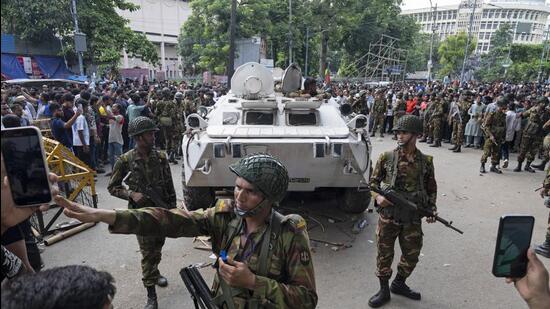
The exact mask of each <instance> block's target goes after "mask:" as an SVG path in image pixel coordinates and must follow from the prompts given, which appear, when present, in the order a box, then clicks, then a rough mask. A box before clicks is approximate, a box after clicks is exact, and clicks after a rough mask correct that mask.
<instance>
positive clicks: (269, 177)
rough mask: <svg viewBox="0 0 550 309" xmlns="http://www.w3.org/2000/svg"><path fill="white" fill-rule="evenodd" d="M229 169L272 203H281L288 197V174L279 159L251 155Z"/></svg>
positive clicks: (261, 154)
mask: <svg viewBox="0 0 550 309" xmlns="http://www.w3.org/2000/svg"><path fill="white" fill-rule="evenodd" d="M229 169H230V170H231V171H232V172H233V173H235V174H236V175H237V176H239V177H242V178H244V179H245V180H246V181H248V182H249V183H251V184H253V185H255V186H256V187H257V188H258V190H260V192H262V193H263V194H264V196H265V197H266V199H268V200H269V201H271V202H274V203H277V202H280V201H281V200H282V199H283V198H284V197H285V195H286V191H287V188H288V172H287V170H286V168H285V167H284V165H283V164H282V163H281V162H280V161H279V160H278V159H276V158H274V157H273V156H271V155H269V154H266V153H255V154H251V155H249V156H246V157H244V158H242V159H240V160H239V161H237V162H236V163H233V164H231V165H230V166H229Z"/></svg>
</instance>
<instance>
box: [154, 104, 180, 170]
mask: <svg viewBox="0 0 550 309" xmlns="http://www.w3.org/2000/svg"><path fill="white" fill-rule="evenodd" d="M156 115H157V119H158V122H159V127H160V135H161V136H162V138H163V140H164V147H165V149H166V152H167V153H168V155H169V156H170V159H172V156H173V153H174V150H175V146H176V145H174V143H173V142H174V135H175V134H174V132H175V128H176V124H177V122H178V117H177V109H176V104H175V103H174V101H172V100H163V101H160V102H158V104H157V107H156Z"/></svg>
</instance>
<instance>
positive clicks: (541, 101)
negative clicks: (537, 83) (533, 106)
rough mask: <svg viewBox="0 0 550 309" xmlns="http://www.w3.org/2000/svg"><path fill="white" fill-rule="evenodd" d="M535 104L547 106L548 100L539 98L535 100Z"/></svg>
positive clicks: (542, 97)
mask: <svg viewBox="0 0 550 309" xmlns="http://www.w3.org/2000/svg"><path fill="white" fill-rule="evenodd" d="M537 104H544V105H547V104H548V98H547V97H545V96H540V97H538V98H537Z"/></svg>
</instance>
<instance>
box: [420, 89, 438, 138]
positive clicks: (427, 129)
mask: <svg viewBox="0 0 550 309" xmlns="http://www.w3.org/2000/svg"><path fill="white" fill-rule="evenodd" d="M434 101H435V95H432V97H431V98H430V100H428V102H427V104H426V108H425V109H424V112H423V113H422V117H423V119H422V122H423V125H424V131H422V138H421V139H419V140H418V142H419V143H428V144H433V126H432V125H431V123H430V119H431V116H432V109H433V106H434Z"/></svg>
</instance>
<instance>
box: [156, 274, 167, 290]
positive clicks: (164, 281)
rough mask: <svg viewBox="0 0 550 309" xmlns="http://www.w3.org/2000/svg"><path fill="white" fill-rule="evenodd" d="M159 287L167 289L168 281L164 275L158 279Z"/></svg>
mask: <svg viewBox="0 0 550 309" xmlns="http://www.w3.org/2000/svg"><path fill="white" fill-rule="evenodd" d="M157 285H158V286H160V287H161V288H164V287H167V286H168V279H166V277H164V276H163V275H160V277H159V278H158V279H157Z"/></svg>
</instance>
